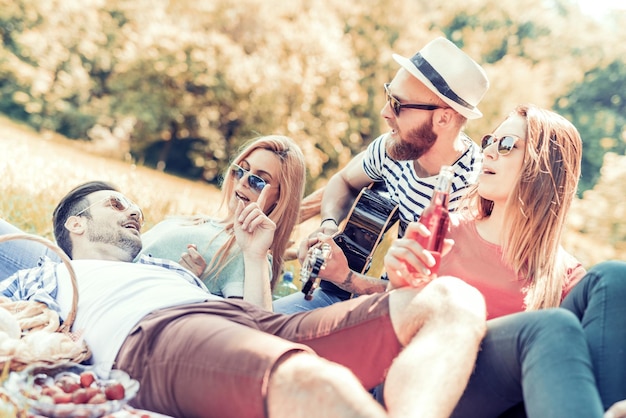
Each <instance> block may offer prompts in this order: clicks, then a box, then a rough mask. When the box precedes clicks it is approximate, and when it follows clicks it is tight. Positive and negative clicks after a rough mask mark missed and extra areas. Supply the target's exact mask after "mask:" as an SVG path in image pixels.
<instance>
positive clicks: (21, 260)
mask: <svg viewBox="0 0 626 418" xmlns="http://www.w3.org/2000/svg"><path fill="white" fill-rule="evenodd" d="M17 233H24V231H22V230H20V229H18V228H16V227H15V226H13V225H11V224H10V223H8V222H6V221H4V220H2V219H0V235H5V234H17ZM42 256H47V257H50V259H52V260H55V261H60V259H59V256H57V255H56V254H55V253H54V252H53V251H51V250H50V249H48V247H46V246H45V245H42V244H40V243H38V242H34V241H27V240H11V241H5V242H1V243H0V280H3V279H6V278H7V277H9V276H10V275H12V274H13V273H15V272H16V271H18V270H21V269H28V268H32V267H37V263H38V262H39V260H40V259H41V257H42Z"/></svg>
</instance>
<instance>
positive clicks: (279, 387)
mask: <svg viewBox="0 0 626 418" xmlns="http://www.w3.org/2000/svg"><path fill="white" fill-rule="evenodd" d="M267 409H268V415H269V417H270V418H312V417H323V418H326V417H341V418H381V417H385V416H386V413H385V411H384V410H383V408H382V407H381V406H380V405H379V404H378V403H377V402H376V401H375V400H374V398H372V396H371V395H370V394H369V393H367V392H366V391H365V389H364V388H363V386H362V385H361V383H360V382H359V381H358V380H357V378H356V377H355V376H354V374H352V372H351V371H350V370H348V369H347V368H345V367H343V366H341V365H338V364H336V363H332V362H330V361H328V360H325V359H322V358H320V357H317V356H315V355H312V354H308V353H297V354H293V355H291V356H289V357H287V358H286V359H284V360H283V361H282V362H281V363H279V364H278V366H276V368H275V369H274V371H273V372H272V375H271V377H270V381H269V387H268V396H267Z"/></svg>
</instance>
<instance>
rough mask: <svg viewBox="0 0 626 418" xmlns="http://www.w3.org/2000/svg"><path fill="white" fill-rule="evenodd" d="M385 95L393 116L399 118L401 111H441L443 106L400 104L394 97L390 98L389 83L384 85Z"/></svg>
mask: <svg viewBox="0 0 626 418" xmlns="http://www.w3.org/2000/svg"><path fill="white" fill-rule="evenodd" d="M384 86H385V95H386V96H387V102H388V103H389V107H391V110H393V114H394V115H396V116H400V111H401V110H402V109H418V110H436V109H443V106H437V105H429V104H416V103H400V100H398V99H397V98H396V97H394V96H392V95H391V93H390V92H389V83H385V84H384Z"/></svg>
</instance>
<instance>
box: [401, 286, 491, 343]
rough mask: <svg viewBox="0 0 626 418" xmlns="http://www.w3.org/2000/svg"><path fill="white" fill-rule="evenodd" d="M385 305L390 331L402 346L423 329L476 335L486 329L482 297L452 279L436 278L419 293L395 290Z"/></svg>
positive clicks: (407, 289) (408, 290)
mask: <svg viewBox="0 0 626 418" xmlns="http://www.w3.org/2000/svg"><path fill="white" fill-rule="evenodd" d="M389 303H390V313H391V319H392V323H393V324H394V329H396V333H397V334H398V338H399V339H400V341H401V342H403V343H406V342H407V340H406V339H407V338H408V339H410V338H412V336H413V335H414V334H415V333H416V332H417V331H419V329H421V328H422V327H424V326H434V327H437V328H440V327H445V328H446V329H449V330H452V329H456V330H460V331H468V332H476V334H477V335H480V336H483V335H484V333H485V330H486V325H485V323H486V317H487V310H486V306H485V299H484V297H483V296H482V294H481V293H480V292H479V291H478V290H477V289H476V288H474V287H472V286H470V285H468V284H467V283H465V282H464V281H462V280H460V279H458V278H455V277H449V276H446V277H439V278H437V279H435V280H433V281H432V282H431V283H429V284H428V285H427V286H425V287H424V288H422V289H419V290H418V289H412V288H402V289H397V290H395V291H394V293H393V294H392V295H390V301H389Z"/></svg>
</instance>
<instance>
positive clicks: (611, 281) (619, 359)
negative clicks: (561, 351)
mask: <svg viewBox="0 0 626 418" xmlns="http://www.w3.org/2000/svg"><path fill="white" fill-rule="evenodd" d="M561 306H562V307H563V308H566V309H568V310H570V311H572V312H573V313H574V315H576V316H577V317H578V319H579V321H580V323H581V324H582V327H583V329H584V332H585V335H586V337H587V344H588V345H589V350H590V351H591V361H592V364H593V371H594V374H595V378H596V383H597V386H598V390H599V391H600V396H601V398H602V403H603V404H604V408H605V409H607V408H609V407H610V406H611V405H612V404H613V403H615V402H617V401H619V400H622V399H626V263H625V262H623V261H606V262H603V263H600V264H598V265H596V266H594V267H592V268H591V269H589V271H588V272H587V274H586V275H585V277H584V278H583V280H582V281H581V282H580V283H578V284H577V285H576V287H574V289H572V291H571V292H570V293H569V294H568V295H567V297H566V298H565V299H564V300H563V303H562V304H561Z"/></svg>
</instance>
